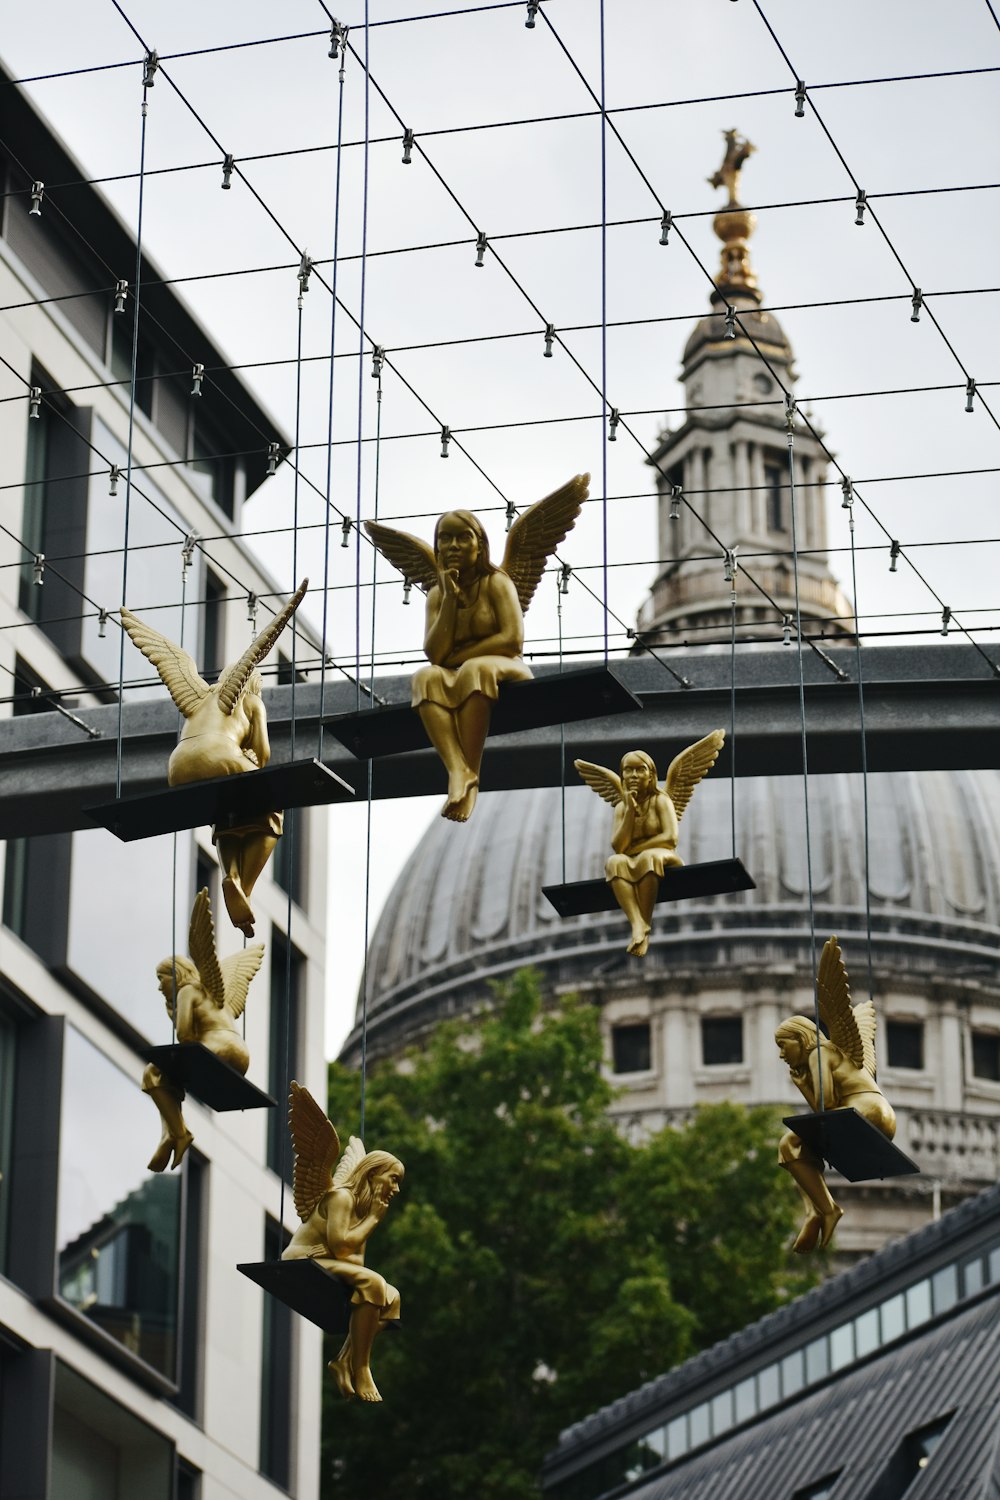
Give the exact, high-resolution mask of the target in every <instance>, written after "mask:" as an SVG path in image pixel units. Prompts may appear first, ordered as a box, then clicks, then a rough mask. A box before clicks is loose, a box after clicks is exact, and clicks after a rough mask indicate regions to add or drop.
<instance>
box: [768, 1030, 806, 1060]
mask: <svg viewBox="0 0 1000 1500" xmlns="http://www.w3.org/2000/svg"><path fill="white" fill-rule="evenodd" d="M774 1040H775V1041H776V1042H777V1044H778V1051H779V1052H780V1053H781V1060H782V1062H783V1063H785V1064H786V1065H787V1066H788V1067H789V1068H802V1067H804V1066H805V1061H806V1055H807V1054H806V1044H805V1042H804V1041H803V1040H802V1038H801V1037H800V1036H795V1035H793V1033H792V1032H790V1031H784V1032H782V1031H779V1032H778V1033H777V1034H776V1036H775V1038H774Z"/></svg>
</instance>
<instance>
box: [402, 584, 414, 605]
mask: <svg viewBox="0 0 1000 1500" xmlns="http://www.w3.org/2000/svg"><path fill="white" fill-rule="evenodd" d="M412 588H413V584H412V583H411V582H410V580H409V579H408V578H404V579H403V603H404V604H409V602H410V591H411V590H412Z"/></svg>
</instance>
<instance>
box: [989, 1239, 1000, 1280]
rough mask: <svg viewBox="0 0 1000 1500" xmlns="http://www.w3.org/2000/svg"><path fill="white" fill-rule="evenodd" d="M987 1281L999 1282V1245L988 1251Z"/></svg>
mask: <svg viewBox="0 0 1000 1500" xmlns="http://www.w3.org/2000/svg"><path fill="white" fill-rule="evenodd" d="M988 1264H989V1280H990V1281H991V1282H993V1281H1000V1245H998V1246H997V1247H996V1249H995V1250H991V1251H990V1258H989V1263H988Z"/></svg>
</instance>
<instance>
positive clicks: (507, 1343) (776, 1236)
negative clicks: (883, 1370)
mask: <svg viewBox="0 0 1000 1500" xmlns="http://www.w3.org/2000/svg"><path fill="white" fill-rule="evenodd" d="M358 1094H359V1080H358V1077H357V1075H356V1074H355V1073H352V1072H348V1071H347V1070H346V1069H344V1068H342V1067H339V1066H337V1065H334V1066H333V1067H332V1068H331V1075H330V1101H329V1102H330V1116H331V1118H332V1119H333V1120H334V1122H335V1123H336V1124H337V1126H338V1129H341V1130H342V1132H343V1133H344V1134H346V1133H347V1132H348V1131H349V1130H350V1129H352V1128H354V1129H356V1122H357V1120H358V1113H359V1097H358ZM613 1098H614V1090H613V1089H612V1088H611V1086H610V1085H609V1084H608V1082H607V1081H606V1079H605V1078H604V1077H603V1076H602V1073H601V1039H600V1030H599V1019H598V1013H597V1010H596V1009H595V1008H594V1007H593V1006H592V1005H590V1004H587V1003H585V1002H583V1001H580V1000H579V999H577V998H575V997H573V998H568V999H564V1000H562V1001H561V1002H559V1004H558V1005H557V1006H555V1007H553V1008H550V1009H545V1008H543V1005H542V997H541V993H540V988H539V981H538V976H537V975H536V974H535V973H534V972H533V971H530V970H526V971H522V972H521V973H519V974H518V975H516V976H515V977H514V979H513V980H512V981H511V982H510V983H509V984H507V985H503V986H498V987H497V989H496V993H495V997H494V1005H493V1008H492V1009H491V1010H490V1011H489V1012H487V1013H486V1014H485V1015H483V1016H482V1017H480V1018H479V1020H478V1021H477V1022H474V1023H469V1022H467V1021H466V1022H456V1023H454V1024H447V1025H444V1026H441V1027H439V1028H438V1029H437V1031H436V1032H435V1033H434V1035H433V1036H432V1038H431V1039H430V1041H429V1042H428V1044H427V1046H426V1048H425V1049H424V1050H422V1051H414V1052H411V1053H409V1054H408V1055H407V1059H406V1061H405V1063H404V1065H403V1066H402V1068H400V1067H397V1066H386V1067H383V1068H381V1069H380V1070H377V1071H374V1072H373V1074H372V1076H371V1077H370V1079H369V1082H368V1089H367V1099H366V1126H365V1135H366V1137H367V1140H366V1144H368V1145H370V1146H379V1147H384V1148H385V1149H387V1150H391V1151H393V1152H394V1153H396V1154H398V1155H399V1157H400V1158H401V1159H402V1161H403V1162H404V1164H405V1166H406V1179H405V1181H404V1184H403V1192H402V1194H401V1195H400V1198H399V1200H398V1202H397V1203H395V1204H394V1205H393V1207H392V1209H391V1210H390V1212H389V1214H388V1215H387V1217H386V1219H385V1221H384V1223H383V1224H382V1225H380V1227H379V1229H378V1231H377V1233H376V1234H375V1236H374V1237H373V1239H372V1241H371V1242H370V1244H369V1247H368V1259H369V1261H370V1262H371V1264H372V1265H373V1266H375V1267H376V1269H378V1270H381V1271H382V1272H383V1273H384V1274H385V1275H386V1276H387V1277H388V1279H389V1280H391V1281H392V1282H393V1283H394V1284H395V1285H396V1286H398V1287H399V1288H400V1291H401V1293H402V1308H403V1323H402V1326H401V1327H400V1328H399V1329H398V1330H396V1329H391V1330H389V1331H387V1332H386V1333H385V1334H383V1335H382V1336H381V1337H380V1338H379V1340H378V1342H377V1344H376V1346H375V1358H374V1364H375V1371H376V1378H377V1380H378V1382H379V1387H380V1389H381V1391H382V1394H383V1396H384V1397H385V1400H384V1402H383V1403H382V1405H380V1406H369V1407H363V1406H362V1405H361V1404H360V1403H356V1402H351V1403H346V1402H343V1401H342V1400H340V1398H339V1397H338V1396H337V1394H336V1392H335V1390H334V1389H333V1383H332V1381H328V1382H327V1386H326V1389H325V1403H326V1404H325V1408H324V1419H323V1485H324V1489H323V1495H324V1500H333V1497H335V1496H336V1497H339V1496H343V1495H346V1494H350V1493H352V1492H353V1493H355V1494H363V1495H370V1496H373V1497H378V1500H404V1497H406V1500H410V1497H412V1496H414V1495H417V1496H419V1495H430V1496H433V1497H434V1500H469V1497H472V1496H475V1497H477V1500H531V1497H536V1496H537V1495H538V1493H539V1485H538V1471H539V1467H540V1464H541V1460H542V1457H543V1455H544V1453H545V1451H546V1450H547V1449H548V1448H549V1447H551V1446H552V1444H553V1443H554V1442H555V1439H556V1437H557V1435H558V1433H559V1430H560V1429H561V1428H562V1427H564V1426H565V1425H566V1424H568V1423H569V1422H572V1421H575V1420H577V1419H578V1418H580V1417H582V1416H584V1415H586V1414H587V1413H588V1412H590V1411H593V1410H594V1409H595V1408H597V1407H598V1406H602V1405H605V1404H606V1403H607V1402H609V1401H612V1400H614V1399H615V1397H617V1396H620V1395H622V1394H624V1393H625V1392H626V1391H628V1390H631V1389H633V1388H634V1387H635V1386H637V1385H639V1384H640V1383H641V1382H642V1381H644V1380H647V1379H649V1378H650V1377H651V1376H653V1375H657V1374H659V1373H661V1372H662V1371H664V1370H666V1369H669V1368H670V1367H671V1366H672V1365H674V1364H676V1363H677V1362H678V1361H679V1360H682V1359H684V1358H686V1357H687V1356H688V1355H689V1354H692V1353H694V1352H695V1351H696V1350H698V1349H699V1348H703V1347H705V1345H706V1344H709V1343H712V1342H714V1341H715V1340H716V1339H718V1338H720V1337H723V1336H724V1335H725V1334H727V1333H730V1332H732V1331H733V1330H734V1329H736V1328H741V1327H743V1326H744V1325H745V1324H746V1323H748V1322H750V1321H751V1320H752V1319H754V1318H756V1317H759V1316H761V1315H762V1314H763V1313H765V1312H767V1311H768V1310H769V1309H770V1308H772V1307H774V1306H776V1305H777V1303H778V1302H780V1301H781V1300H783V1299H784V1297H786V1296H788V1295H790V1294H792V1293H794V1292H796V1291H798V1290H801V1289H802V1288H803V1287H804V1286H805V1285H806V1284H808V1280H807V1273H804V1272H803V1271H802V1269H801V1266H796V1267H793V1266H792V1265H791V1264H790V1258H789V1256H788V1253H787V1250H786V1245H787V1242H788V1240H789V1235H790V1232H791V1228H792V1225H793V1222H794V1218H795V1205H796V1196H795V1192H794V1189H793V1187H792V1184H791V1183H790V1182H788V1181H787V1180H786V1178H785V1174H784V1173H781V1172H779V1171H778V1170H777V1168H776V1166H775V1150H774V1147H775V1142H776V1139H777V1134H778V1130H777V1121H776V1116H775V1113H774V1112H773V1111H771V1110H766V1109H754V1110H743V1109H741V1108H738V1107H737V1106H734V1105H715V1106H710V1107H706V1108H704V1109H700V1110H698V1111H697V1112H696V1113H695V1115H694V1116H693V1118H692V1120H691V1122H690V1124H689V1125H687V1126H686V1127H685V1128H684V1129H681V1130H672V1129H668V1130H665V1131H663V1132H661V1133H660V1134H659V1135H657V1136H654V1137H653V1138H652V1139H651V1140H649V1141H647V1142H645V1143H643V1144H641V1145H631V1144H629V1143H628V1142H627V1141H626V1140H625V1139H624V1138H623V1137H622V1136H621V1135H620V1134H619V1132H618V1131H617V1130H616V1129H615V1127H614V1125H613V1124H612V1122H611V1120H610V1118H609V1115H608V1109H609V1106H610V1105H611V1103H612V1101H613ZM333 1352H334V1350H333V1349H332V1348H331V1350H330V1351H329V1353H328V1357H332V1354H333Z"/></svg>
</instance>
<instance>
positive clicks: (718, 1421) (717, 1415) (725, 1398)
mask: <svg viewBox="0 0 1000 1500" xmlns="http://www.w3.org/2000/svg"><path fill="white" fill-rule="evenodd" d="M732 1425H733V1393H732V1391H731V1390H728V1391H720V1392H719V1394H718V1395H717V1396H713V1397H712V1434H713V1436H714V1437H718V1436H719V1434H720V1432H726V1431H728V1429H729V1428H730V1427H732Z"/></svg>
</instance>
